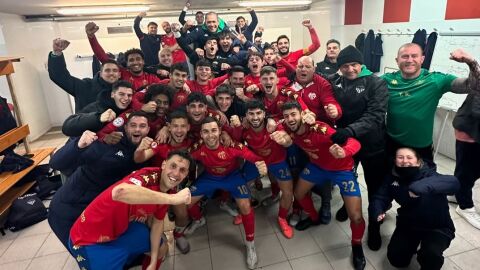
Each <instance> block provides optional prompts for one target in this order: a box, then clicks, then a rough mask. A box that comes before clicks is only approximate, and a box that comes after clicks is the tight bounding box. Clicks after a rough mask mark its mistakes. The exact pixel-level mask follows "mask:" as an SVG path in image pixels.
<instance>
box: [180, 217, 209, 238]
mask: <svg viewBox="0 0 480 270" xmlns="http://www.w3.org/2000/svg"><path fill="white" fill-rule="evenodd" d="M206 222H207V221H206V220H205V217H202V218H201V219H199V220H194V221H192V222H191V223H190V225H189V226H188V227H187V228H186V229H185V231H184V232H183V233H184V234H185V235H191V234H193V232H195V230H197V229H198V228H200V227H202V226H204V225H205V223H206Z"/></svg>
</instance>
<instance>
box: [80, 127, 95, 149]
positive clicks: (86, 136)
mask: <svg viewBox="0 0 480 270" xmlns="http://www.w3.org/2000/svg"><path fill="white" fill-rule="evenodd" d="M97 139H98V137H97V134H95V132H92V131H90V130H85V131H84V132H83V134H82V136H81V137H80V139H79V140H78V144H77V145H78V148H80V149H82V148H85V147H87V146H89V145H90V144H92V143H93V142H94V141H96V140H97Z"/></svg>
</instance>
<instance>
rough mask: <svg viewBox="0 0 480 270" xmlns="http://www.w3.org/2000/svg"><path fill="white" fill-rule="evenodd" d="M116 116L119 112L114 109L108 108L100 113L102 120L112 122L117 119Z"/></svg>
mask: <svg viewBox="0 0 480 270" xmlns="http://www.w3.org/2000/svg"><path fill="white" fill-rule="evenodd" d="M115 117H117V114H116V113H115V112H114V111H113V110H112V109H108V110H106V111H104V112H103V113H102V114H101V115H100V122H102V123H107V122H111V121H113V119H115Z"/></svg>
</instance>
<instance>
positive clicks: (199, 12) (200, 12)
mask: <svg viewBox="0 0 480 270" xmlns="http://www.w3.org/2000/svg"><path fill="white" fill-rule="evenodd" d="M198 14H202V15H203V12H202V11H200V10H199V11H197V13H195V15H198Z"/></svg>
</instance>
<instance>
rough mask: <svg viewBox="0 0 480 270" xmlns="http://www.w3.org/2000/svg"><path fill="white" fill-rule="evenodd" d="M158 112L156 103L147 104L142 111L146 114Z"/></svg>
mask: <svg viewBox="0 0 480 270" xmlns="http://www.w3.org/2000/svg"><path fill="white" fill-rule="evenodd" d="M156 110H157V103H156V102H155V101H149V102H148V103H147V104H143V106H142V111H144V112H146V113H154V112H155V111H156Z"/></svg>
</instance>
